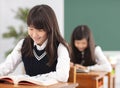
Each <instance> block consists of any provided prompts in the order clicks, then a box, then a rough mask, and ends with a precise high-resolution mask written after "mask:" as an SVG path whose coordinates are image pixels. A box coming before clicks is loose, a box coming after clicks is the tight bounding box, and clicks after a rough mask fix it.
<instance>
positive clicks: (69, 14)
mask: <svg viewBox="0 0 120 88" xmlns="http://www.w3.org/2000/svg"><path fill="white" fill-rule="evenodd" d="M64 1H65V2H64V3H65V4H64V7H65V17H64V18H65V39H66V40H67V41H68V42H70V36H71V33H72V31H73V29H74V28H75V27H76V26H77V25H80V24H86V25H88V26H89V27H90V29H91V30H92V32H93V35H94V38H95V41H96V45H100V46H101V47H102V49H103V50H104V51H120V10H119V9H120V0H64Z"/></svg>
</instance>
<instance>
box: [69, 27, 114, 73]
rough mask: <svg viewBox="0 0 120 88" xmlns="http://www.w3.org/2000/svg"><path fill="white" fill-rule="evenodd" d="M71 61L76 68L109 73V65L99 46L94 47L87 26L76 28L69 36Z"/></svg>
mask: <svg viewBox="0 0 120 88" xmlns="http://www.w3.org/2000/svg"><path fill="white" fill-rule="evenodd" d="M71 48H72V59H71V62H72V63H73V64H75V66H76V67H77V68H81V69H86V70H91V71H107V72H110V71H111V70H112V69H111V65H110V63H109V62H108V60H107V58H106V56H105V55H104V54H103V51H102V50H101V47H100V46H96V45H95V43H94V39H93V36H92V33H91V31H90V29H89V28H88V26H87V25H80V26H77V27H76V28H75V29H74V31H73V33H72V36H71Z"/></svg>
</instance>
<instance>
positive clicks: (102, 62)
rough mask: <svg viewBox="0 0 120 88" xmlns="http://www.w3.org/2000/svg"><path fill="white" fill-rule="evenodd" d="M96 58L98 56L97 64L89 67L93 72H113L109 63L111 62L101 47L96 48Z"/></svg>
mask: <svg viewBox="0 0 120 88" xmlns="http://www.w3.org/2000/svg"><path fill="white" fill-rule="evenodd" d="M95 56H96V62H97V64H95V65H93V66H88V69H89V70H93V71H106V72H111V70H112V67H111V64H110V63H109V61H108V60H107V57H106V56H105V55H104V53H103V52H102V49H101V47H100V46H97V47H96V48H95Z"/></svg>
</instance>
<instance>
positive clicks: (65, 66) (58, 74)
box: [35, 44, 70, 82]
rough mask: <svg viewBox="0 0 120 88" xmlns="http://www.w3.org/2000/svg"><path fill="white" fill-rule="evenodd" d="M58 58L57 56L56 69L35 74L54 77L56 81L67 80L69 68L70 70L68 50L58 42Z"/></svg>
mask: <svg viewBox="0 0 120 88" xmlns="http://www.w3.org/2000/svg"><path fill="white" fill-rule="evenodd" d="M57 54H58V58H57V65H56V71H52V72H50V73H47V74H42V75H40V76H38V75H37V76H35V77H37V78H40V77H41V76H42V77H46V78H48V79H49V78H51V79H56V80H57V81H61V82H67V80H68V77H69V70H70V57H69V53H68V50H67V49H66V47H65V46H63V45H62V44H59V46H58V50H57Z"/></svg>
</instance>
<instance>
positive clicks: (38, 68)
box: [22, 47, 57, 76]
mask: <svg viewBox="0 0 120 88" xmlns="http://www.w3.org/2000/svg"><path fill="white" fill-rule="evenodd" d="M34 50H35V52H36V54H37V55H38V56H40V55H42V54H43V53H44V51H45V50H40V51H39V50H37V49H36V47H35V48H34ZM22 60H23V63H24V67H25V71H26V74H27V75H30V76H35V75H38V74H45V73H49V72H51V71H56V64H57V59H56V60H55V62H54V63H53V64H52V65H51V66H48V65H47V63H48V60H49V59H48V57H47V55H45V56H44V57H43V58H42V59H41V60H37V59H36V57H31V58H27V57H25V56H24V55H22Z"/></svg>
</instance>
